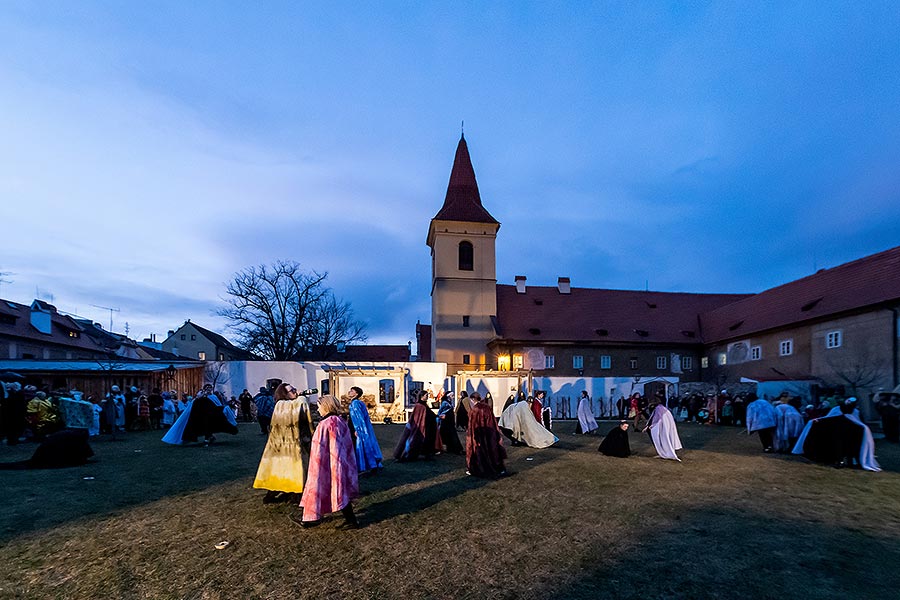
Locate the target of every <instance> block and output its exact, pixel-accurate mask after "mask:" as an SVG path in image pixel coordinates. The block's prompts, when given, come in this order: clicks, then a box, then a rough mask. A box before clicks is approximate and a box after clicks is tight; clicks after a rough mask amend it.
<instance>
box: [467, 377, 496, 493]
mask: <svg viewBox="0 0 900 600" xmlns="http://www.w3.org/2000/svg"><path fill="white" fill-rule="evenodd" d="M505 459H506V449H505V448H504V447H503V444H502V443H501V438H500V430H499V429H498V428H497V419H496V417H494V412H493V410H491V408H490V407H489V406H488V405H487V404H486V403H485V402H482V400H481V396H480V395H479V394H478V393H477V392H475V393H473V394H472V404H471V409H470V410H469V428H468V429H467V430H466V472H467V473H468V474H469V475H474V476H475V477H487V478H490V477H498V476H500V475H505V474H506V468H505V467H504V465H503V461H504V460H505Z"/></svg>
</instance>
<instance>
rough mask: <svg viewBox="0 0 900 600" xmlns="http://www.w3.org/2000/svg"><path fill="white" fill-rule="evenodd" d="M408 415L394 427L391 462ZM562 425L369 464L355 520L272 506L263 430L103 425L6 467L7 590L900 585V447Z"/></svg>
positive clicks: (116, 592)
mask: <svg viewBox="0 0 900 600" xmlns="http://www.w3.org/2000/svg"><path fill="white" fill-rule="evenodd" d="M400 427H401V426H398V425H389V426H376V434H377V435H378V437H379V439H380V441H381V444H382V448H383V449H384V451H385V455H386V456H389V455H390V450H391V448H392V447H393V444H394V442H395V441H396V439H397V437H398V435H399V433H400ZM609 427H611V425H601V430H603V431H605V430H606V429H608V428H609ZM557 429H558V431H557V434H558V435H560V437H561V441H560V442H559V443H558V444H557V445H556V446H554V447H553V448H549V449H546V450H530V449H528V448H519V447H516V448H509V454H510V460H509V462H508V467H509V469H510V471H511V472H512V475H511V476H510V477H507V478H504V479H501V480H498V481H482V480H478V479H474V478H472V477H467V476H466V475H465V473H464V460H463V459H462V458H460V457H456V456H439V457H437V459H435V460H433V461H428V462H420V463H412V464H394V463H393V461H392V460H388V461H387V467H386V468H385V470H384V472H383V473H381V474H380V475H377V476H374V477H369V478H364V479H362V480H361V485H360V487H361V491H362V494H363V495H362V497H361V498H360V499H359V500H358V501H357V502H356V507H357V512H358V514H359V518H360V522H361V525H362V528H361V529H359V530H356V531H341V530H338V529H336V527H335V526H336V525H337V524H338V523H340V519H339V518H338V519H336V520H334V521H333V522H328V523H325V524H323V525H322V526H320V527H318V528H316V529H310V530H304V529H301V528H299V527H297V526H296V525H293V524H292V523H291V522H290V521H289V519H288V514H289V513H290V512H291V511H292V510H294V508H293V507H291V506H288V505H263V504H262V503H261V497H262V494H263V492H261V491H259V490H253V489H251V487H250V486H251V483H252V481H253V475H254V474H255V471H256V466H257V463H258V460H259V457H260V455H261V454H262V448H263V445H264V438H263V437H262V436H260V435H259V430H258V428H257V427H256V426H255V425H241V432H240V434H239V435H238V436H234V437H231V436H220V437H221V440H220V443H216V444H214V445H213V446H212V447H210V448H203V447H202V446H190V447H171V446H167V445H165V444H163V443H161V442H160V441H159V437H160V436H159V435H156V434H152V433H135V434H128V436H127V437H126V438H125V440H124V441H112V440H104V439H101V440H99V441H96V442H94V443H93V447H94V450H95V452H96V454H97V456H96V459H97V460H96V462H95V463H93V464H90V465H88V466H85V467H82V468H74V469H66V470H58V471H23V472H9V471H7V472H0V483H2V487H0V489H2V490H3V506H2V509H0V598H90V599H96V598H124V599H127V598H154V599H156V598H162V599H165V598H239V599H243V598H266V599H268V598H272V599H280V598H401V597H402V598H408V599H419V598H472V599H475V598H479V599H481V598H535V599H537V598H540V599H543V598H579V599H580V598H584V599H587V598H592V599H593V598H778V599H779V600H785V599H790V598H891V599H896V598H898V597H900V592H898V584H900V569H898V567H900V448H898V447H897V446H896V445H890V444H887V443H885V442H884V441H883V440H879V441H878V442H877V444H878V447H877V451H878V459H879V461H880V462H881V464H882V466H883V467H885V469H886V470H885V472H882V473H866V472H862V471H856V470H847V469H843V470H839V469H833V468H827V467H821V466H817V465H812V464H809V463H806V462H805V461H803V460H802V459H797V458H792V457H779V456H771V455H764V454H762V453H761V452H760V450H759V443H758V441H757V439H756V438H755V437H748V436H746V435H744V434H741V433H739V431H738V430H737V429H732V428H718V429H716V428H710V427H702V426H697V425H680V426H679V431H680V433H681V437H682V441H683V442H684V445H685V447H686V448H687V449H686V450H685V451H683V453H682V454H683V462H682V463H680V464H679V463H676V462H673V461H664V460H660V459H656V458H654V454H655V453H654V452H653V450H652V446H651V445H650V444H649V440H648V439H647V436H646V435H639V434H633V435H631V440H632V449H633V450H635V451H636V453H637V455H636V456H633V457H631V458H628V459H615V458H607V457H604V456H602V455H600V454H598V453H597V452H596V447H597V444H598V442H599V440H598V438H594V437H583V436H577V437H576V436H573V435H571V431H573V429H574V425H573V424H568V423H560V424H558V426H557ZM33 448H34V447H33V445H25V446H23V447H16V448H7V447H6V446H0V460H3V461H10V460H19V459H23V458H27V456H28V455H30V453H31V451H33ZM528 457H532V458H533V460H530V461H529V460H527V458H528ZM84 477H94V479H93V480H85V479H84ZM223 540H227V541H229V542H230V545H229V546H228V547H227V548H225V549H224V550H216V549H215V544H216V543H217V542H220V541H223Z"/></svg>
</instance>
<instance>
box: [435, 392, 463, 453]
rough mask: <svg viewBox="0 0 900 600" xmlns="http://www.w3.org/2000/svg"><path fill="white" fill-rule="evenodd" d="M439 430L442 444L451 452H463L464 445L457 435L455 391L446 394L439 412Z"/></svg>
mask: <svg viewBox="0 0 900 600" xmlns="http://www.w3.org/2000/svg"><path fill="white" fill-rule="evenodd" d="M437 419H438V432H439V433H440V437H441V444H442V446H444V447H446V449H447V452H449V453H451V454H462V453H463V447H462V444H461V443H460V441H459V437H458V436H457V435H456V416H455V414H454V412H453V392H447V393H446V394H444V397H443V399H442V400H441V407H440V409H439V410H438V414H437Z"/></svg>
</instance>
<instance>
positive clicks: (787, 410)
mask: <svg viewBox="0 0 900 600" xmlns="http://www.w3.org/2000/svg"><path fill="white" fill-rule="evenodd" d="M775 411H776V416H777V423H778V424H777V426H776V429H775V450H776V451H777V452H790V451H791V450H792V449H793V448H794V445H796V443H797V438H799V437H800V434H801V433H802V432H803V426H804V425H805V423H804V422H803V415H801V414H800V413H799V412H798V411H797V409H796V408H794V407H793V406H791V405H790V404H787V403H782V404H776V405H775Z"/></svg>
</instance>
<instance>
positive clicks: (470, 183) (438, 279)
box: [426, 135, 500, 374]
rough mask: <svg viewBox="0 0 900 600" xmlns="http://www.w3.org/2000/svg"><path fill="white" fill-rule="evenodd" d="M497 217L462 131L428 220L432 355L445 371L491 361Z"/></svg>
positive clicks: (495, 306)
mask: <svg viewBox="0 0 900 600" xmlns="http://www.w3.org/2000/svg"><path fill="white" fill-rule="evenodd" d="M499 229H500V223H499V222H497V220H496V219H495V218H494V217H492V216H491V214H490V213H489V212H488V211H487V210H485V208H484V206H482V205H481V195H480V194H479V193H478V184H477V183H476V182H475V170H474V169H473V168H472V160H471V159H470V158H469V147H468V146H467V145H466V138H465V136H464V135H463V136H461V137H460V140H459V145H458V146H457V147H456V158H454V159H453V170H452V171H451V172H450V184H449V185H448V186H447V196H446V197H445V198H444V205H443V206H442V207H441V210H439V211H438V213H437V214H436V215H435V216H434V218H433V219H432V220H431V225H430V226H429V228H428V239H427V242H426V243H427V244H428V247H429V248H431V326H432V336H431V356H432V360H434V361H437V362H446V363H447V370H448V374H450V373H455V372H456V371H459V370H474V369H485V368H488V367H493V364H492V363H493V361H490V363H491V364H488V363H489V361H488V356H487V343H488V342H489V341H491V340H492V339H493V338H494V337H495V330H494V321H495V320H496V315H497V269H496V254H495V245H496V241H497V231H498V230H499Z"/></svg>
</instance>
